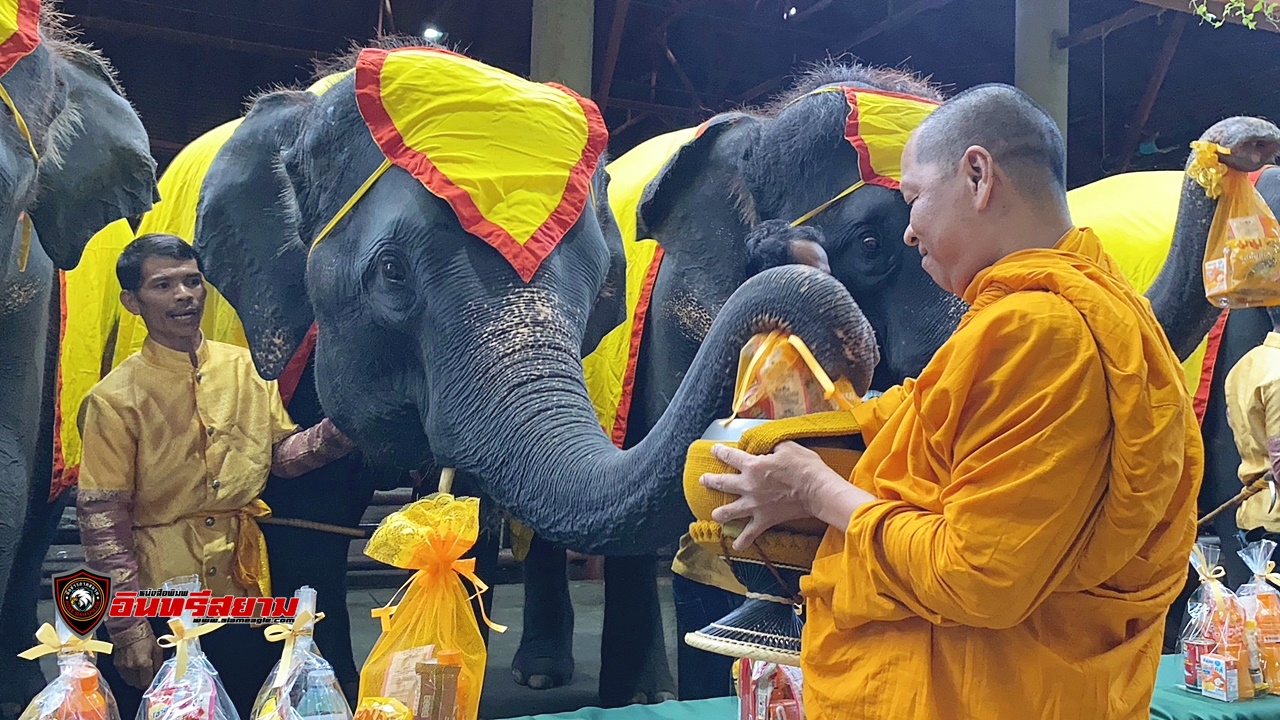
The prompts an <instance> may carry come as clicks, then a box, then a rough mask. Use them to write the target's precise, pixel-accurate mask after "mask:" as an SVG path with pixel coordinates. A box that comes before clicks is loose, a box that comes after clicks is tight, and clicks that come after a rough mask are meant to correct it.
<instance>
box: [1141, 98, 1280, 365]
mask: <svg viewBox="0 0 1280 720" xmlns="http://www.w3.org/2000/svg"><path fill="white" fill-rule="evenodd" d="M1200 139H1201V140H1204V141H1207V142H1212V143H1217V144H1218V145H1221V146H1223V147H1226V148H1227V149H1229V150H1230V151H1231V152H1230V154H1229V155H1222V156H1220V159H1221V160H1222V162H1223V164H1225V165H1227V166H1228V167H1230V168H1232V169H1234V170H1238V171H1240V172H1252V171H1254V170H1257V169H1259V168H1261V167H1263V166H1264V165H1265V164H1266V163H1268V162H1270V161H1271V160H1272V159H1274V158H1275V157H1276V154H1277V152H1280V128H1277V127H1276V126H1275V125H1273V124H1271V123H1270V122H1267V121H1266V120H1261V119H1258V118H1250V117H1232V118H1227V119H1226V120H1222V121H1220V122H1218V123H1216V124H1215V125H1213V126H1212V127H1210V128H1209V129H1208V130H1206V131H1205V132H1204V134H1203V135H1201V136H1200ZM1194 160H1195V156H1194V155H1192V157H1191V158H1190V159H1188V160H1187V167H1188V168H1190V166H1191V163H1192V162H1194ZM1217 209H1218V201H1217V200H1216V199H1210V198H1209V196H1208V195H1207V194H1206V192H1205V190H1204V188H1202V187H1201V186H1200V185H1199V183H1197V182H1196V181H1195V180H1193V179H1192V178H1191V177H1190V176H1188V177H1186V178H1184V180H1183V183H1182V197H1181V200H1180V202H1179V204H1178V219H1177V222H1176V223H1175V224H1174V229H1173V243H1172V245H1171V246H1170V248H1169V255H1168V257H1167V258H1166V260H1165V263H1164V266H1163V267H1161V269H1160V274H1159V275H1158V276H1157V277H1156V280H1155V282H1154V283H1153V284H1152V285H1151V288H1150V289H1149V290H1147V299H1148V300H1150V301H1151V307H1152V309H1153V310H1154V311H1155V315H1156V319H1157V320H1158V321H1159V322H1160V325H1161V327H1163V328H1164V332H1165V335H1166V336H1168V338H1169V344H1170V345H1172V346H1173V350H1174V352H1175V353H1177V355H1178V359H1179V360H1184V361H1185V360H1186V359H1187V358H1188V357H1190V356H1191V353H1193V352H1195V349H1196V347H1197V346H1198V345H1199V344H1200V341H1201V340H1203V339H1204V336H1205V335H1206V334H1208V332H1209V330H1210V329H1211V328H1212V327H1213V323H1214V321H1215V320H1216V319H1217V318H1218V315H1219V313H1220V312H1221V310H1220V309H1219V308H1217V307H1214V306H1213V305H1212V304H1210V303H1209V301H1208V300H1207V299H1206V298H1205V293H1204V280H1203V275H1202V272H1203V270H1202V268H1203V263H1204V255H1205V246H1206V245H1207V244H1208V241H1209V228H1210V227H1211V226H1212V225H1213V216H1214V214H1215V213H1216V212H1217Z"/></svg>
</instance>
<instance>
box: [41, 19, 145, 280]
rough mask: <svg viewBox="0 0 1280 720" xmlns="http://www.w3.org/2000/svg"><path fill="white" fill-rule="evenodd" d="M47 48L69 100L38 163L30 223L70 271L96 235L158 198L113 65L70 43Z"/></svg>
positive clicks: (137, 123)
mask: <svg viewBox="0 0 1280 720" xmlns="http://www.w3.org/2000/svg"><path fill="white" fill-rule="evenodd" d="M52 48H53V50H54V52H55V54H56V55H57V56H58V61H57V64H56V65H57V72H58V79H59V82H61V83H62V84H64V85H65V87H66V89H67V99H66V105H65V106H64V107H63V109H62V111H61V112H60V113H59V115H58V117H57V119H56V120H55V124H54V127H53V130H52V135H53V137H52V143H53V144H54V145H55V147H54V148H52V149H51V150H50V151H49V152H48V153H47V154H46V156H45V157H43V158H41V160H40V170H39V181H40V185H39V189H38V195H37V198H36V205H35V207H34V208H33V209H32V211H31V218H32V221H33V222H34V223H35V227H36V229H37V230H39V231H40V235H41V237H43V238H44V249H45V252H47V253H48V254H49V257H50V258H51V259H52V260H53V261H54V264H55V265H57V266H58V267H59V268H61V269H63V270H68V269H71V268H73V267H75V266H76V264H77V263H79V262H80V254H81V252H83V251H84V248H85V245H87V244H88V242H89V239H90V238H91V237H93V236H94V234H96V233H97V232H98V231H99V230H101V229H102V228H104V227H106V226H107V225H109V224H111V223H113V222H115V221H116V220H120V219H122V218H127V219H129V220H130V221H131V222H133V223H134V225H135V226H136V224H137V220H138V219H140V218H141V216H142V215H143V213H145V212H147V211H148V210H150V209H151V206H152V205H153V204H154V203H155V202H157V201H159V199H160V196H159V193H158V192H157V190H156V162H155V160H154V159H153V158H152V157H151V149H150V141H149V139H148V137H147V131H146V129H145V128H144V127H143V126H142V120H141V119H140V118H139V117H138V114H137V112H136V111H134V109H133V106H132V105H130V104H129V101H128V100H126V99H125V97H124V91H123V89H122V88H121V87H120V85H119V83H118V82H116V79H115V76H114V74H113V72H112V69H111V67H110V66H109V65H108V64H107V63H106V61H105V59H103V58H102V57H101V56H99V55H97V54H95V53H93V52H91V51H89V50H88V49H86V48H83V47H80V46H77V45H74V44H70V43H57V44H54V45H53V46H52Z"/></svg>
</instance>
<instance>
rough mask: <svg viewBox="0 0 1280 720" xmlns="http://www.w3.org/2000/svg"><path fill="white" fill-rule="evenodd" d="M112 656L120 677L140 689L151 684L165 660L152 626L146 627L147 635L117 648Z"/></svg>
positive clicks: (144, 688)
mask: <svg viewBox="0 0 1280 720" xmlns="http://www.w3.org/2000/svg"><path fill="white" fill-rule="evenodd" d="M111 656H112V657H113V658H115V663H116V670H118V671H119V672H120V677H122V678H124V681H125V682H127V683H129V684H130V685H132V686H133V687H136V688H138V689H139V690H146V689H147V688H148V687H150V686H151V681H152V680H154V679H155V677H156V673H157V672H159V671H160V664H161V663H163V662H164V650H163V649H162V648H161V647H160V646H159V645H157V644H156V635H155V633H154V632H153V631H152V630H151V628H150V626H148V627H147V628H146V634H145V635H143V636H142V637H140V638H138V639H137V640H134V641H133V642H131V643H129V644H128V645H125V646H124V647H117V648H115V649H114V650H113V651H112V653H111Z"/></svg>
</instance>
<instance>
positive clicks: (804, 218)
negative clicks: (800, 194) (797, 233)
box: [791, 180, 866, 227]
mask: <svg viewBox="0 0 1280 720" xmlns="http://www.w3.org/2000/svg"><path fill="white" fill-rule="evenodd" d="M863 185H866V182H864V181H862V180H859V181H858V182H856V183H854V184H852V185H850V186H849V187H847V188H845V189H843V190H841V191H840V192H839V193H837V194H836V196H835V197H833V198H831V199H830V200H828V201H826V202H824V203H822V204H821V205H819V206H818V207H816V208H814V209H812V210H810V211H809V212H807V213H805V214H803V215H801V216H800V217H798V218H796V219H795V220H792V221H791V227H800V226H801V225H803V224H805V223H807V222H809V221H810V220H812V219H814V218H815V217H817V215H818V213H820V212H822V211H823V210H826V209H827V208H829V207H831V206H832V205H835V204H836V203H837V202H839V201H840V200H842V199H843V198H844V197H845V196H846V195H849V194H850V193H852V192H853V191H854V190H857V189H858V188H860V187H862V186H863Z"/></svg>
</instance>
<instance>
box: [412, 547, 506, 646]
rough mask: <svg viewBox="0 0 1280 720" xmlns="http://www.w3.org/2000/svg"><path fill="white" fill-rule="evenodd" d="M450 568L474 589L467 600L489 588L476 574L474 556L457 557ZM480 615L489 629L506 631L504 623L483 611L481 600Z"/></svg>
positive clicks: (469, 600) (478, 595)
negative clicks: (490, 617)
mask: <svg viewBox="0 0 1280 720" xmlns="http://www.w3.org/2000/svg"><path fill="white" fill-rule="evenodd" d="M450 569H451V570H453V571H454V572H456V573H458V574H459V575H461V576H462V577H463V578H465V579H466V580H468V581H470V582H471V585H472V586H473V587H474V588H475V589H476V592H475V594H474V595H472V596H471V597H469V598H467V602H471V601H472V600H475V599H476V598H478V597H480V596H481V595H482V594H484V593H485V592H486V591H488V590H489V586H488V585H486V584H485V582H484V581H483V580H481V579H480V576H479V575H476V559H475V558H459V559H458V560H454V561H453V566H452V567H451V568H450ZM418 572H422V571H421V570H419V571H418ZM480 617H481V618H483V619H484V624H485V625H488V626H489V629H490V630H493V631H495V632H500V633H502V632H506V631H507V626H506V625H500V624H498V623H496V622H494V621H492V620H490V619H489V614H488V613H486V612H485V611H484V603H483V602H481V603H480Z"/></svg>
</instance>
